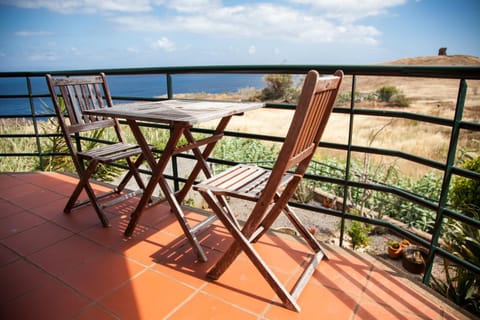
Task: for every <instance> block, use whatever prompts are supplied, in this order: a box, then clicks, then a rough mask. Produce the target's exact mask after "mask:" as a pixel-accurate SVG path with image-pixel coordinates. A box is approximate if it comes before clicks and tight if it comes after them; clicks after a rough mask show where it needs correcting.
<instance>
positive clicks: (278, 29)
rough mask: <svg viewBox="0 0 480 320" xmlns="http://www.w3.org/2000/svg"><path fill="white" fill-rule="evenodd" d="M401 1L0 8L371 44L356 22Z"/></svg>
mask: <svg viewBox="0 0 480 320" xmlns="http://www.w3.org/2000/svg"><path fill="white" fill-rule="evenodd" d="M406 1H407V0H362V1H358V0H284V1H282V2H274V1H273V0H265V1H264V2H245V3H241V2H240V3H239V4H231V5H230V4H224V2H223V1H221V0H130V1H128V0H103V1H100V0H0V3H6V4H10V5H15V6H18V7H23V8H47V9H49V10H52V11H56V12H61V13H72V14H73V13H85V12H87V13H109V15H108V16H109V18H108V19H109V21H110V22H113V23H114V24H116V25H117V26H119V27H120V28H122V29H123V30H127V31H134V32H145V33H158V32H161V33H165V32H176V33H177V34H178V33H182V32H183V33H190V34H195V35H206V36H208V37H211V38H214V37H220V38H244V39H253V38H258V39H262V40H265V39H268V40H272V41H275V40H282V41H284V40H287V41H290V42H292V41H293V42H309V43H333V42H357V43H358V42H362V43H366V44H376V43H377V42H378V37H379V35H380V34H381V32H380V31H379V30H378V29H377V28H376V27H374V26H371V25H364V24H360V23H358V21H359V20H360V19H362V18H365V17H368V16H375V15H380V14H385V13H386V12H387V10H388V9H390V8H393V7H395V6H400V5H402V4H404V3H406ZM25 35H27V34H25ZM165 39H166V38H165ZM155 47H157V48H162V49H164V50H167V51H173V50H175V44H174V43H172V42H171V41H170V40H168V39H166V40H164V39H160V40H158V41H157V44H156V45H155Z"/></svg>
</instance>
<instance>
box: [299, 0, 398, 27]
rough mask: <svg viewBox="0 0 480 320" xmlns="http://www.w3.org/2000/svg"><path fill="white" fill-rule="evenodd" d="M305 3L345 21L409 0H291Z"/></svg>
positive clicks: (375, 12) (384, 9) (354, 19)
mask: <svg viewBox="0 0 480 320" xmlns="http://www.w3.org/2000/svg"><path fill="white" fill-rule="evenodd" d="M290 2H292V3H298V4H304V5H307V6H310V7H312V8H313V9H314V10H316V11H317V12H324V13H325V15H326V16H328V17H333V18H336V19H339V20H340V21H343V22H353V21H356V20H359V19H362V18H365V17H368V16H376V15H379V14H384V13H385V12H386V9H388V8H391V7H395V6H399V5H403V4H405V3H406V2H407V0H360V1H359V0H290Z"/></svg>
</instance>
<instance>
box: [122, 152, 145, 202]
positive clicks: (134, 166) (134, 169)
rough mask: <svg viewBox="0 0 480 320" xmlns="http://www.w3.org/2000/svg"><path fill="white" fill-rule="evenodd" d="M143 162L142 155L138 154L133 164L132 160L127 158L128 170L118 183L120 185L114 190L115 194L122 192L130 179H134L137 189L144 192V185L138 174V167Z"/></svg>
mask: <svg viewBox="0 0 480 320" xmlns="http://www.w3.org/2000/svg"><path fill="white" fill-rule="evenodd" d="M144 160H145V157H144V156H143V154H140V155H139V156H138V158H137V160H136V161H135V162H133V161H132V159H130V158H127V163H128V167H129V169H130V170H128V172H127V174H126V175H125V177H123V179H122V181H120V183H119V184H118V186H117V188H116V192H118V193H120V192H122V190H123V189H125V187H126V186H127V183H128V182H129V181H130V179H131V178H132V177H134V178H135V181H136V182H137V185H138V187H139V188H140V189H142V190H145V184H144V183H143V181H142V179H141V178H140V174H139V172H138V168H139V167H140V165H141V164H142V162H143V161H144Z"/></svg>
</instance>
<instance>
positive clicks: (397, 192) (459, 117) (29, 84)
mask: <svg viewBox="0 0 480 320" xmlns="http://www.w3.org/2000/svg"><path fill="white" fill-rule="evenodd" d="M310 69H316V70H318V71H319V72H320V73H333V72H334V71H335V70H336V69H342V70H344V72H345V74H346V75H347V78H346V79H347V81H346V87H348V88H347V89H346V90H347V91H348V92H349V94H346V96H348V97H349V99H348V100H347V101H346V102H345V103H344V104H343V105H341V104H339V105H338V106H337V107H336V108H335V110H334V113H335V114H338V115H341V116H343V117H346V118H347V119H348V121H347V123H348V125H346V126H345V127H344V128H343V129H342V130H344V134H345V138H346V139H345V140H346V141H345V142H328V141H325V142H322V143H321V144H320V147H321V148H324V149H323V150H329V151H332V152H340V153H342V154H343V156H342V157H343V159H344V161H345V164H344V167H343V168H342V169H341V170H340V171H339V175H337V176H336V177H332V176H331V175H328V174H322V173H321V172H322V170H318V171H313V172H315V173H311V174H308V175H307V176H306V178H308V179H310V180H312V181H315V182H318V183H327V184H331V185H334V186H335V187H336V188H337V189H340V190H342V192H341V193H342V196H341V197H343V199H341V200H343V201H341V202H342V203H344V204H347V203H348V202H349V201H350V199H349V198H348V196H347V195H348V194H349V193H350V192H351V191H352V190H356V191H357V192H358V190H360V192H362V191H365V192H378V193H381V194H384V195H388V197H390V198H391V199H402V200H404V201H406V202H407V203H411V204H415V205H416V206H419V207H421V208H424V209H426V210H428V211H430V212H431V213H432V215H433V216H434V225H433V228H432V231H431V232H430V233H428V234H427V236H426V237H425V236H421V235H419V234H418V233H417V232H413V231H412V230H411V229H410V228H407V227H404V226H403V225H401V224H396V223H392V222H391V220H385V219H381V218H379V217H367V216H363V215H358V214H354V213H352V212H350V210H349V209H348V206H347V205H342V206H337V207H333V208H332V207H328V206H318V205H309V204H305V203H298V202H293V203H292V204H291V205H292V206H296V207H300V208H302V209H306V210H309V211H311V212H312V213H313V214H318V213H320V214H325V215H330V216H335V217H338V218H339V220H340V223H339V225H340V239H339V241H340V244H341V245H342V243H343V239H344V235H345V232H346V223H345V222H346V221H360V222H364V223H367V224H369V225H373V226H380V227H384V228H387V229H389V230H390V231H391V232H394V233H397V234H399V235H400V236H401V237H405V238H408V239H410V240H411V241H414V242H416V243H418V244H420V245H421V246H424V247H426V248H428V249H429V256H428V262H427V266H426V271H425V273H424V277H423V281H424V282H425V283H427V284H428V283H429V282H430V277H431V272H432V267H433V263H434V258H435V257H437V256H438V257H442V258H446V259H448V260H450V261H452V262H453V263H455V264H457V265H459V266H461V267H463V268H466V269H467V270H469V271H470V272H473V273H475V274H480V265H478V264H476V263H474V262H472V261H469V260H467V259H463V258H462V257H459V256H458V255H456V254H455V252H452V251H449V250H448V249H447V248H444V247H442V246H441V245H440V243H441V241H440V240H441V233H442V230H445V228H448V225H447V221H450V222H452V221H457V222H460V223H462V224H465V225H468V226H470V227H471V228H473V229H476V230H477V232H478V229H480V221H479V220H478V219H476V218H474V217H471V216H468V215H465V214H463V213H462V212H458V211H456V210H454V209H452V207H451V206H450V205H449V190H450V185H451V183H452V178H453V177H465V178H467V179H472V180H474V181H480V174H479V173H478V172H475V171H471V170H465V169H462V168H461V167H460V166H459V165H458V163H457V162H456V159H457V157H458V152H459V149H461V148H462V147H463V146H461V145H459V143H460V142H461V141H464V140H465V139H461V138H460V137H461V136H464V135H465V134H469V136H471V137H475V138H476V139H478V137H479V136H480V123H479V120H478V119H479V118H478V114H479V113H480V105H478V104H477V105H476V106H474V107H472V108H473V109H472V110H473V114H476V115H477V116H474V117H473V118H468V117H464V110H465V106H466V102H467V101H468V99H469V93H468V87H469V84H470V83H475V84H478V81H479V80H480V67H478V66H472V67H467V66H449V67H446V66H445V67H443V66H442V67H433V66H323V65H302V66H284V65H281V66H212V67H168V68H143V69H138V68H136V69H133V68H132V69H109V70H105V69H102V70H74V71H56V72H50V73H52V74H54V75H90V74H96V73H99V72H105V73H106V74H107V76H108V77H109V78H110V77H112V78H115V77H116V76H127V77H131V76H139V75H152V76H155V77H158V78H159V79H160V78H161V79H163V80H162V81H160V83H159V84H158V85H159V87H160V86H164V88H163V90H160V91H161V92H163V96H162V97H158V96H156V97H153V96H149V97H143V96H142V97H141V96H121V95H116V94H115V91H114V90H112V93H113V99H114V100H116V101H120V100H123V101H132V100H161V99H171V98H174V97H175V96H176V91H175V85H174V83H175V81H174V79H175V77H176V76H178V75H185V74H188V75H191V74H195V75H202V74H241V75H244V74H260V75H262V74H275V73H278V74H298V75H301V74H305V73H306V72H307V71H308V70H310ZM45 73H46V72H3V73H0V80H1V81H2V82H4V83H5V81H7V80H9V81H12V82H15V83H17V84H18V85H19V87H20V89H15V90H13V91H11V90H10V89H9V86H5V87H4V88H1V87H0V103H1V104H0V106H4V105H7V104H8V103H11V104H12V105H15V104H22V105H26V106H28V111H27V112H21V113H19V112H16V111H15V112H11V114H5V111H4V110H1V109H0V121H5V120H2V119H10V120H13V119H23V118H25V119H28V120H31V124H32V126H33V132H32V133H24V134H12V133H2V134H1V135H0V145H1V143H2V141H7V140H9V139H33V141H34V145H35V148H34V149H35V150H36V151H34V152H30V151H29V152H24V151H22V150H20V151H9V150H0V157H2V158H3V157H35V158H36V159H38V168H40V170H44V169H45V160H46V159H48V158H49V157H52V156H59V155H64V154H62V153H52V152H48V151H46V150H45V149H44V147H43V145H44V144H43V143H42V142H43V141H44V140H45V139H49V138H52V137H61V135H60V134H59V133H58V132H43V130H42V129H41V124H42V121H45V120H46V119H48V118H52V117H55V115H54V114H53V112H52V111H49V109H48V108H45V104H47V105H50V104H51V103H50V101H49V99H50V98H49V95H48V93H47V88H46V85H45V84H44V81H43V79H44V76H45ZM380 77H382V78H388V79H396V80H397V82H398V81H405V82H407V81H409V80H410V79H414V78H421V79H424V80H425V81H427V82H428V81H429V80H431V79H443V80H448V81H454V82H455V83H457V86H458V87H457V88H458V89H457V93H456V96H455V97H452V99H451V100H452V101H454V102H453V112H452V113H451V117H445V116H440V115H438V116H436V115H432V114H421V113H417V112H413V111H410V110H409V108H402V109H392V108H365V107H359V106H358V105H359V103H358V101H357V100H358V99H357V98H356V97H357V96H358V95H357V92H358V90H359V86H358V83H359V81H362V80H363V79H376V78H380ZM400 83H401V82H400ZM477 87H478V86H477ZM344 90H345V88H344ZM430 90H432V91H434V90H438V89H435V88H434V87H432V89H430ZM476 90H478V89H474V91H476ZM474 94H475V95H477V94H478V93H477V92H474ZM417 98H418V97H417ZM266 108H272V109H281V110H293V109H294V108H295V105H294V104H289V103H268V104H267V105H266ZM359 117H367V118H368V119H372V120H373V119H401V120H405V121H413V122H414V123H421V124H427V125H432V126H435V128H442V130H444V131H449V138H448V146H447V147H446V150H444V152H443V157H441V158H442V159H441V160H439V159H432V158H431V157H428V156H423V155H418V154H414V153H413V152H406V151H402V150H398V149H390V148H384V147H382V148H380V147H374V146H373V145H372V144H366V145H359V144H356V143H354V138H355V135H356V127H355V125H354V123H355V119H357V118H359ZM29 123H30V122H29ZM145 126H153V125H152V124H145ZM154 127H158V128H160V129H167V130H168V127H166V126H162V125H156V126H154ZM196 132H199V133H208V132H210V130H208V129H205V128H203V129H200V128H198V129H196ZM225 134H226V136H230V137H238V138H249V139H259V140H262V141H269V142H281V141H282V139H283V137H280V136H273V135H265V134H257V133H250V132H239V131H235V132H233V131H227V132H226V133H225ZM415 143H417V144H420V145H421V144H423V143H424V142H423V141H422V136H421V135H419V136H417V137H416V142H415ZM476 151H477V152H478V150H476ZM356 154H362V155H364V156H382V157H389V158H392V159H397V160H402V161H407V162H408V163H410V164H412V165H415V166H421V167H423V168H426V169H427V170H435V171H436V172H437V173H438V174H439V175H440V176H441V186H440V189H439V194H438V197H435V198H434V199H429V198H426V197H425V196H424V195H423V194H421V193H420V192H418V191H415V190H406V189H403V188H401V187H398V186H395V185H392V184H386V183H382V182H381V181H375V180H374V179H359V178H358V176H356V175H355V174H354V172H353V168H352V166H353V165H352V161H353V159H354V157H355V155H356ZM178 157H184V158H191V157H190V156H189V155H179V156H178ZM209 161H210V162H212V163H216V164H224V165H231V164H233V162H232V161H228V160H226V159H215V158H211V159H209ZM172 165H173V174H172V175H171V176H169V177H168V178H169V179H172V180H173V182H174V185H175V187H176V188H178V187H179V184H180V183H181V182H182V181H184V179H183V178H182V177H181V176H179V174H178V171H179V170H178V168H177V158H174V159H173V161H172ZM145 172H146V173H148V171H147V170H146V171H145ZM318 219H321V217H320V215H318Z"/></svg>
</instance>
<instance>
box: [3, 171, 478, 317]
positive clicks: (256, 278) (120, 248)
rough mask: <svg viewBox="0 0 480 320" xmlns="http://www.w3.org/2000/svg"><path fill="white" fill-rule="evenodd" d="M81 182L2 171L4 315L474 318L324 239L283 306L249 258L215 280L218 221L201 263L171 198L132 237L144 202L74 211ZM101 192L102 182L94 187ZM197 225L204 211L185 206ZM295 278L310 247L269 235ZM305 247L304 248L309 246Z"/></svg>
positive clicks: (268, 249)
mask: <svg viewBox="0 0 480 320" xmlns="http://www.w3.org/2000/svg"><path fill="white" fill-rule="evenodd" d="M76 182H77V179H76V178H73V177H69V176H65V175H61V174H56V173H15V174H7V173H3V174H0V288H1V290H2V294H1V297H2V298H1V306H0V318H1V319H348V320H354V319H468V318H469V317H468V316H465V315H463V314H462V313H460V312H459V310H458V309H455V308H452V306H451V305H449V304H447V303H445V302H444V301H442V300H439V298H437V297H436V296H435V295H432V294H431V293H430V292H429V291H428V290H426V289H425V288H424V287H423V286H422V285H420V284H418V283H413V282H411V281H409V280H407V279H406V278H404V277H402V275H401V274H399V273H398V272H397V271H395V270H391V269H388V267H387V266H386V265H384V264H383V263H381V262H380V261H376V260H372V258H371V257H369V256H367V255H362V254H358V253H356V252H350V251H348V250H344V249H341V248H338V247H327V250H328V253H329V257H330V260H328V261H322V262H321V263H320V265H319V266H318V267H317V270H316V271H315V273H314V275H313V277H312V279H311V280H310V282H309V283H308V285H307V286H306V288H305V290H304V291H303V293H302V295H301V296H300V298H299V300H298V303H299V304H300V306H301V308H302V310H301V312H299V313H296V312H293V311H290V310H287V309H285V308H284V307H283V306H282V305H281V304H280V300H279V299H278V298H277V297H276V296H275V294H274V292H273V290H272V289H271V288H270V287H269V286H268V284H267V283H266V282H265V281H264V279H263V278H262V277H261V276H260V274H259V273H258V272H257V270H256V269H255V268H254V267H253V265H252V264H251V262H250V261H249V260H248V259H247V257H246V256H245V255H241V256H240V257H239V258H238V259H237V260H236V261H235V262H234V264H233V265H232V266H231V267H230V268H229V269H228V270H227V271H226V272H225V274H224V275H223V276H222V277H221V278H220V279H219V280H217V281H214V282H212V281H208V280H207V279H206V277H205V275H206V273H207V271H208V270H209V268H210V267H211V266H212V265H213V264H214V263H215V261H217V259H219V257H220V256H221V254H222V252H223V251H225V250H226V248H228V246H229V244H230V243H231V241H232V239H231V237H230V236H228V234H227V233H226V230H225V229H224V228H223V227H222V226H221V224H220V223H218V222H215V223H214V224H213V225H211V226H210V227H209V228H208V229H207V230H206V231H205V232H204V233H203V234H201V235H200V236H199V240H200V242H201V244H202V246H203V247H204V249H205V253H206V255H207V257H208V259H209V260H208V262H205V263H203V262H199V261H197V260H196V258H195V256H194V254H193V252H192V250H191V248H190V246H189V245H188V244H187V242H186V241H185V240H184V238H183V234H182V231H181V229H180V227H179V225H178V224H177V222H176V220H175V218H174V216H173V215H172V214H170V212H169V209H168V207H167V206H165V205H162V204H161V205H156V206H153V207H151V208H149V209H148V210H147V211H146V212H145V215H144V216H143V217H142V219H141V220H140V224H139V225H138V227H137V229H136V231H135V233H134V235H133V237H132V238H131V239H125V238H124V237H123V231H124V230H125V227H126V225H127V223H128V217H129V213H130V212H131V210H132V209H133V208H134V206H135V201H136V199H131V200H129V201H130V202H128V203H123V204H119V205H118V206H117V207H113V208H109V209H108V210H107V214H108V215H109V219H110V220H111V223H112V227H110V228H102V226H101V224H100V222H99V221H98V218H97V216H96V214H95V212H94V211H93V209H92V208H90V207H89V206H86V207H84V208H81V209H79V210H75V211H73V212H72V213H71V214H69V215H67V214H64V213H63V206H64V204H65V203H66V201H67V197H68V195H69V192H70V191H71V190H72V189H73V187H74V185H75V184H76ZM98 188H99V189H100V187H98ZM187 218H188V219H189V222H190V223H191V224H192V225H193V224H195V223H197V222H198V221H199V220H200V219H201V218H202V217H201V216H200V215H199V213H196V212H187ZM255 246H256V248H257V249H258V252H259V253H260V254H261V255H262V257H263V258H264V259H265V260H266V261H267V263H268V264H269V266H271V268H272V270H273V271H274V272H275V273H276V275H277V276H278V278H279V279H280V280H281V281H282V282H284V283H286V284H287V286H288V285H290V286H292V285H293V281H294V278H295V276H297V275H298V273H299V272H300V270H301V267H300V265H299V264H300V263H301V262H302V261H303V260H304V259H306V257H307V253H308V250H306V249H305V247H304V245H303V243H301V242H299V241H298V240H297V239H295V238H293V237H291V236H288V235H285V234H277V233H270V234H267V235H266V236H265V237H264V238H262V239H261V241H259V242H258V243H257V244H255ZM303 249H305V250H303Z"/></svg>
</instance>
